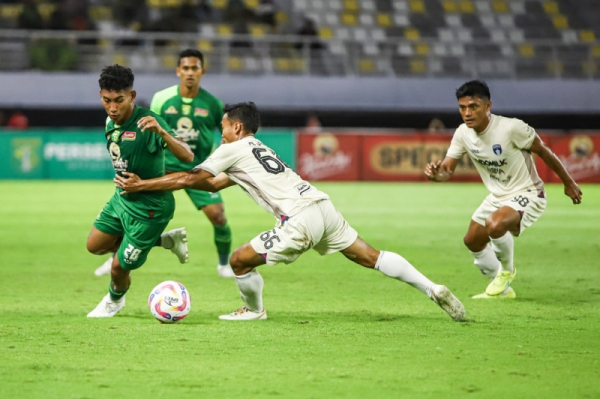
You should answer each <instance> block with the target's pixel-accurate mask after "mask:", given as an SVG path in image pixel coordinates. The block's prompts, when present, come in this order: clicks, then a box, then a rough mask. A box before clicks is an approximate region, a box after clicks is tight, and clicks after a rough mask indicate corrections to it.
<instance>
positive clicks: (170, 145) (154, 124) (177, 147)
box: [137, 116, 194, 162]
mask: <svg viewBox="0 0 600 399" xmlns="http://www.w3.org/2000/svg"><path fill="white" fill-rule="evenodd" d="M137 125H138V127H139V128H140V129H141V130H142V132H143V131H144V130H146V129H148V130H150V131H152V132H154V133H156V134H158V135H159V136H161V137H162V138H163V140H164V141H165V143H167V149H168V150H169V151H171V152H172V153H173V155H175V157H176V158H177V159H179V160H180V161H181V162H192V161H193V160H194V153H193V152H192V150H191V149H190V146H189V145H188V144H187V143H186V142H185V141H183V140H181V139H178V138H176V137H173V136H171V135H170V134H169V132H167V131H166V130H165V129H164V128H163V127H162V126H161V125H160V124H159V123H158V121H157V120H156V118H154V117H152V116H144V117H143V118H140V120H138V122H137Z"/></svg>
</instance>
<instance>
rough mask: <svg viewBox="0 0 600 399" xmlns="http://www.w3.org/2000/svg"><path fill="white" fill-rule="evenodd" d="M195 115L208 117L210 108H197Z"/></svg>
mask: <svg viewBox="0 0 600 399" xmlns="http://www.w3.org/2000/svg"><path fill="white" fill-rule="evenodd" d="M194 116H201V117H203V118H206V117H207V116H208V110H207V109H204V108H195V109H194Z"/></svg>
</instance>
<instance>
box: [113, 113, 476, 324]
mask: <svg viewBox="0 0 600 399" xmlns="http://www.w3.org/2000/svg"><path fill="white" fill-rule="evenodd" d="M259 125H260V115H259V113H258V110H257V109H256V106H255V105H254V103H251V102H250V103H241V104H235V105H228V106H226V107H225V115H224V116H223V120H222V126H223V144H222V145H221V146H219V148H217V149H216V150H215V152H214V153H213V154H212V155H211V156H210V157H209V158H208V159H207V160H206V161H204V162H202V163H201V164H200V165H198V166H196V167H195V168H194V169H193V170H192V171H189V172H178V173H172V174H169V175H167V176H165V177H164V178H160V179H152V180H140V178H139V177H138V176H136V175H134V174H127V178H123V177H120V176H117V177H116V178H115V184H116V185H117V187H121V188H123V189H124V190H125V192H135V191H156V190H178V189H182V188H194V189H200V190H205V191H211V192H214V191H218V190H221V189H223V188H226V187H229V186H232V185H235V184H237V185H239V186H240V187H241V188H242V190H244V191H245V192H246V194H248V195H249V196H250V197H251V198H252V199H253V200H254V201H255V202H256V203H257V204H258V205H260V206H261V207H262V208H263V209H265V210H266V211H267V212H268V213H270V214H271V215H273V216H274V217H275V219H276V220H277V223H276V225H275V227H274V228H273V229H271V230H268V231H265V232H262V233H260V234H259V235H257V236H256V237H255V238H254V239H253V240H251V241H250V242H249V243H247V244H245V245H242V246H241V247H240V248H238V249H236V250H235V251H234V252H233V254H232V255H231V259H230V265H231V267H232V269H233V271H234V273H235V277H236V282H237V285H238V288H239V290H240V294H241V297H242V299H243V301H244V303H245V306H243V307H241V308H240V309H238V310H236V311H235V312H233V313H231V314H227V315H222V316H220V317H219V318H220V319H222V320H263V319H266V318H267V313H266V311H265V308H264V306H263V299H262V290H263V285H264V281H263V278H262V276H261V275H260V274H259V273H258V271H256V267H257V266H261V265H264V264H267V265H270V266H273V265H276V264H277V263H280V262H283V263H292V262H294V261H295V260H296V259H297V258H298V257H299V256H300V255H301V254H303V253H304V252H306V251H308V250H309V249H311V248H312V249H314V250H316V251H317V252H319V253H320V254H321V255H326V254H330V253H333V252H342V253H343V254H344V255H345V256H346V257H347V258H348V259H350V260H352V261H354V262H356V263H358V264H359V265H362V266H364V267H367V268H371V269H375V270H379V271H380V272H381V273H383V274H385V275H386V276H389V277H392V278H395V279H397V280H400V281H404V282H405V283H408V284H410V285H412V286H413V287H415V288H417V289H418V290H419V291H421V292H423V293H424V294H426V295H427V296H429V298H431V299H432V300H433V301H434V302H436V303H437V304H438V305H439V306H440V307H442V309H444V310H445V311H446V312H447V313H448V314H449V315H450V317H452V318H453V319H454V320H456V321H460V320H463V319H464V317H465V309H464V307H463V305H462V303H460V301H459V300H458V299H457V298H456V297H455V296H454V295H453V294H452V293H451V292H450V290H449V289H448V288H446V287H445V286H443V285H438V284H435V283H433V282H431V281H430V280H429V279H428V278H427V277H425V276H424V275H423V274H421V273H420V272H419V271H418V270H417V269H415V268H414V267H413V266H412V265H411V264H410V263H409V262H408V261H407V260H406V259H404V258H403V257H401V256H400V255H398V254H396V253H393V252H388V251H378V250H375V249H373V248H372V247H371V246H370V245H369V244H367V243H366V242H365V241H363V240H362V239H361V238H360V237H358V233H357V232H356V230H354V229H353V228H352V227H350V225H349V224H348V222H346V220H345V219H344V217H343V216H342V215H341V214H340V213H339V212H338V211H337V210H336V209H335V207H334V206H333V204H332V203H331V201H330V200H329V196H328V195H327V194H325V193H324V192H322V191H319V190H317V189H316V188H315V187H313V186H312V185H311V184H310V183H308V182H306V181H304V180H302V179H301V178H300V176H298V175H297V174H296V173H295V172H294V171H293V170H292V169H290V168H289V166H287V165H286V164H285V162H283V161H282V160H281V159H280V158H279V156H277V154H276V153H275V152H274V151H273V150H271V149H270V148H269V147H267V146H265V145H264V144H263V143H262V142H260V141H259V140H257V139H256V138H255V137H254V133H256V131H257V130H258V127H259Z"/></svg>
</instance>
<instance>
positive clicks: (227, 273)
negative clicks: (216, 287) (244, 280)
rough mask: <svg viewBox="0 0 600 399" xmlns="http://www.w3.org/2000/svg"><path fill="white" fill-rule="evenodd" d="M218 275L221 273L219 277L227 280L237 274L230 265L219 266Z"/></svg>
mask: <svg viewBox="0 0 600 399" xmlns="http://www.w3.org/2000/svg"><path fill="white" fill-rule="evenodd" d="M217 273H219V276H221V277H225V278H228V277H235V273H234V272H233V270H232V269H231V266H229V265H217Z"/></svg>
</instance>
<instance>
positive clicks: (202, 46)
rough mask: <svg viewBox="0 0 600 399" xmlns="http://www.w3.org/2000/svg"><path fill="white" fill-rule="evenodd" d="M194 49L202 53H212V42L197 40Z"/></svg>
mask: <svg viewBox="0 0 600 399" xmlns="http://www.w3.org/2000/svg"><path fill="white" fill-rule="evenodd" d="M196 47H198V50H200V51H204V52H209V51H213V44H212V42H209V41H208V40H198V43H197V44H196Z"/></svg>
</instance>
